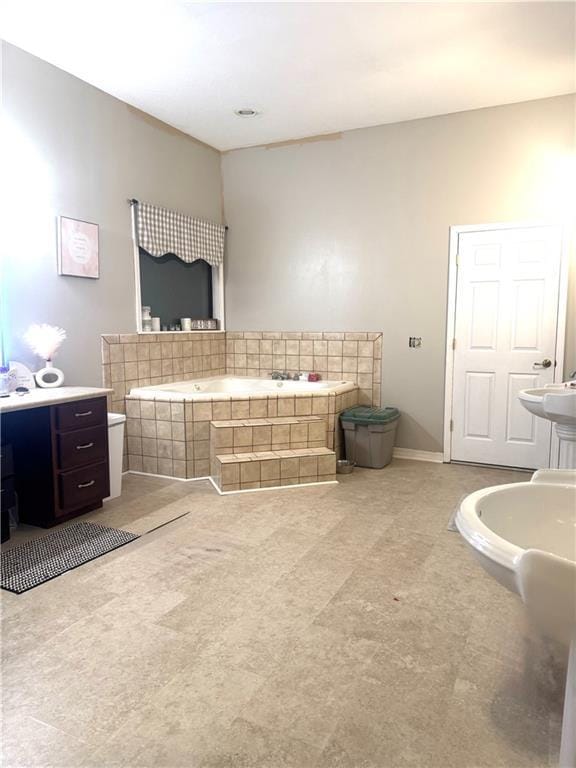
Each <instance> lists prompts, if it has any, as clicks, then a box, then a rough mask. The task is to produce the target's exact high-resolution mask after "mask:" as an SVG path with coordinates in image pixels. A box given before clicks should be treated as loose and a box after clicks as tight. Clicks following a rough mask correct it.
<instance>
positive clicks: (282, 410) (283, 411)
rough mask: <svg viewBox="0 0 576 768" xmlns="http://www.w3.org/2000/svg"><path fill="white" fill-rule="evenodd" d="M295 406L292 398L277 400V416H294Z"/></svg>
mask: <svg viewBox="0 0 576 768" xmlns="http://www.w3.org/2000/svg"><path fill="white" fill-rule="evenodd" d="M294 414H295V406H294V398H293V397H279V398H278V416H294Z"/></svg>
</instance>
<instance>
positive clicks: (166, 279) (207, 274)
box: [139, 248, 212, 325]
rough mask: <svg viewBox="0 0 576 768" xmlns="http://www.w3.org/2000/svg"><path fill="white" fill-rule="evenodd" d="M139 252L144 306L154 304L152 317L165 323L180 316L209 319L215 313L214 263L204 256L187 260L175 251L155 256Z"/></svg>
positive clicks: (178, 320)
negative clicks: (174, 252)
mask: <svg viewBox="0 0 576 768" xmlns="http://www.w3.org/2000/svg"><path fill="white" fill-rule="evenodd" d="M139 252H140V291H141V296H142V306H145V307H151V310H152V317H159V318H160V322H161V324H162V325H170V324H172V323H179V322H180V318H182V317H190V318H192V320H208V319H209V318H211V317H212V267H211V266H210V264H208V263H207V262H206V261H204V260H203V259H199V260H198V261H193V262H192V263H191V264H188V263H187V262H185V261H182V259H179V258H178V257H177V256H175V255H174V254H173V253H166V254H164V256H160V257H159V258H156V257H155V256H150V254H149V253H148V252H147V251H145V250H144V249H143V248H139Z"/></svg>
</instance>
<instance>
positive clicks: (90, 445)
mask: <svg viewBox="0 0 576 768" xmlns="http://www.w3.org/2000/svg"><path fill="white" fill-rule="evenodd" d="M85 448H94V443H84V445H77V446H76V450H77V451H83V450H84V449H85Z"/></svg>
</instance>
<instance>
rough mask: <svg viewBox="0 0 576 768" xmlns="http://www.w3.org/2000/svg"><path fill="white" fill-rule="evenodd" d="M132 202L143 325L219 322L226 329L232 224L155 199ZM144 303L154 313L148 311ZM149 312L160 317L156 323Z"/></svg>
mask: <svg viewBox="0 0 576 768" xmlns="http://www.w3.org/2000/svg"><path fill="white" fill-rule="evenodd" d="M130 203H131V205H132V224H133V238H134V259H135V265H134V266H135V278H136V323H137V328H138V331H140V332H142V331H148V330H151V331H153V332H155V333H157V332H158V331H159V330H168V331H174V330H179V329H182V330H195V329H198V330H207V329H213V328H214V325H215V326H216V328H217V329H219V330H223V329H224V268H223V262H224V246H225V237H226V229H227V228H226V227H225V226H223V225H221V224H217V223H215V222H212V221H206V220H203V219H198V218H195V217H193V216H190V215H187V214H184V213H181V212H179V211H173V210H170V209H168V208H162V207H160V206H156V205H153V204H151V203H146V202H140V201H138V200H134V199H133V200H130ZM143 308H144V309H145V310H146V308H150V313H149V314H148V312H147V311H145V313H144V315H143ZM143 318H146V319H143ZM148 318H155V320H154V325H153V326H152V327H151V321H150V320H148ZM214 320H215V321H216V323H214V322H211V321H214ZM158 326H159V327H158Z"/></svg>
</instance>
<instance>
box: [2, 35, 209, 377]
mask: <svg viewBox="0 0 576 768" xmlns="http://www.w3.org/2000/svg"><path fill="white" fill-rule="evenodd" d="M104 55H105V53H104ZM2 64H3V67H2V70H3V73H2V74H3V78H2V79H3V101H4V109H5V114H6V118H7V124H8V132H9V133H8V136H7V139H8V141H7V142H6V144H5V146H9V147H10V157H9V158H8V163H6V161H5V162H3V167H2V187H3V193H4V194H5V195H6V199H5V200H3V202H2V215H5V216H6V217H7V218H8V226H7V227H6V228H5V230H4V243H3V247H4V248H6V249H7V251H8V259H7V260H6V262H7V273H8V274H7V277H8V280H7V286H8V294H9V307H8V312H9V315H10V337H11V341H12V352H13V357H15V358H17V359H19V360H23V361H30V362H35V359H34V357H33V356H31V354H30V353H29V352H28V351H27V350H25V349H23V347H22V343H21V340H20V337H21V334H22V332H23V331H24V330H25V328H26V327H27V326H28V325H29V324H30V323H32V322H48V323H53V324H57V325H61V326H62V327H63V328H65V329H66V330H67V332H68V339H67V341H66V342H65V344H64V346H63V348H62V352H61V354H60V356H59V357H58V358H57V364H58V365H59V366H60V367H61V368H62V369H63V370H64V372H65V374H66V378H67V383H69V384H85V385H99V384H100V382H101V367H100V366H101V363H100V334H102V333H126V332H130V331H134V330H135V327H136V321H135V309H134V267H133V251H132V240H131V229H130V227H131V223H130V207H129V205H128V204H127V202H126V201H127V199H128V198H131V197H136V198H139V199H142V200H149V201H152V202H155V203H158V204H160V205H166V206H169V207H173V208H177V209H181V210H184V211H187V212H190V213H192V214H194V215H197V216H199V217H202V218H207V219H212V220H213V221H220V220H221V200H222V192H221V176H220V154H219V153H218V152H216V151H215V150H213V149H210V148H208V147H206V146H204V145H202V144H200V143H198V142H196V141H194V140H193V139H191V138H190V137H188V136H186V135H185V134H183V133H180V132H178V131H176V130H174V129H172V128H170V127H168V126H167V125H164V124H162V123H160V122H158V121H157V120H154V119H153V118H150V117H149V116H147V115H144V114H142V113H140V112H138V111H137V110H134V109H132V108H131V107H129V106H128V105H126V104H124V103H123V102H121V101H118V100H117V99H114V98H113V97H111V96H108V95H107V94H105V93H103V92H102V91H99V90H98V89H96V88H93V87H92V86H90V85H87V84H86V83H84V82H82V81H81V80H78V79H77V78H75V77H72V76H71V75H69V74H67V73H65V72H63V71H62V70H59V69H57V68H55V67H52V66H51V65H49V64H47V63H46V62H44V61H41V60H40V59H37V58H35V57H34V56H30V55H29V54H27V53H25V52H24V51H21V50H19V49H18V48H14V47H13V46H10V45H8V44H6V43H4V44H3V45H2ZM60 214H63V215H66V216H72V217H74V218H79V219H84V220H87V221H93V222H96V223H98V224H99V225H100V269H101V277H100V279H99V280H87V279H79V278H73V277H61V276H58V274H57V270H56V216H57V215H60ZM6 235H8V236H9V240H8V242H7V240H6Z"/></svg>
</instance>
